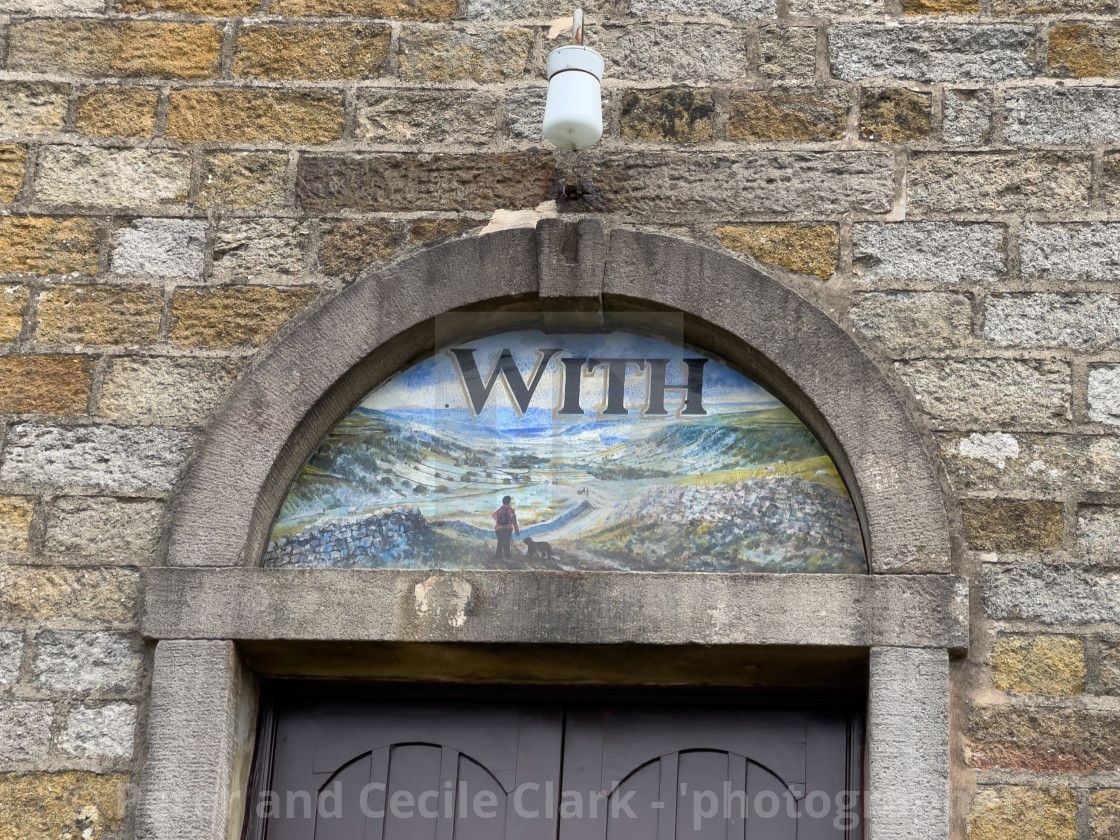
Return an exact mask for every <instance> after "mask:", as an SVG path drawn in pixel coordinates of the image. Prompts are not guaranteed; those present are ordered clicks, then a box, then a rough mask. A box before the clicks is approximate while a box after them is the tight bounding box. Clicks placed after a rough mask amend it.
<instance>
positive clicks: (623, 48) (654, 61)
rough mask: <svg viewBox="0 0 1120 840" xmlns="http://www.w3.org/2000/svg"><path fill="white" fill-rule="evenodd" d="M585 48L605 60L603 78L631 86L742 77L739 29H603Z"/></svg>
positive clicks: (743, 42)
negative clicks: (619, 80) (593, 50)
mask: <svg viewBox="0 0 1120 840" xmlns="http://www.w3.org/2000/svg"><path fill="white" fill-rule="evenodd" d="M587 44H588V46H590V47H594V48H595V49H596V50H598V51H599V52H600V53H602V55H603V58H605V59H606V62H607V69H606V77H608V78H611V79H629V80H631V81H661V82H712V81H727V80H731V79H740V78H742V77H743V76H745V75H746V73H747V38H746V32H745V31H744V30H742V29H730V28H728V27H725V26H713V25H705V24H679V23H665V24H660V25H658V26H651V25H644V24H638V25H636V26H622V27H619V26H608V27H603V28H602V29H601V30H592V31H590V32H588V37H587Z"/></svg>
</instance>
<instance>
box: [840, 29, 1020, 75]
mask: <svg viewBox="0 0 1120 840" xmlns="http://www.w3.org/2000/svg"><path fill="white" fill-rule="evenodd" d="M1037 37H1038V33H1037V31H1036V30H1035V28H1034V27H1031V26H1008V25H1000V24H985V25H967V26H966V25H960V24H947V25H941V26H936V27H934V26H930V25H928V24H903V25H902V26H898V25H895V24H878V23H843V24H839V23H838V24H834V25H833V26H832V28H831V29H830V30H829V35H828V52H829V57H830V59H831V61H832V74H833V75H834V76H835V77H836V78H838V79H843V80H844V81H847V82H854V81H859V80H860V79H873V78H879V77H882V76H890V77H894V78H896V79H909V80H912V81H919V82H963V81H984V82H994V81H1000V80H1003V79H1012V78H1016V77H1020V76H1026V77H1030V76H1034V75H1035V64H1034V57H1033V54H1034V51H1035V43H1036V39H1037Z"/></svg>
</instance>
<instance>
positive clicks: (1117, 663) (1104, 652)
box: [1100, 640, 1120, 840]
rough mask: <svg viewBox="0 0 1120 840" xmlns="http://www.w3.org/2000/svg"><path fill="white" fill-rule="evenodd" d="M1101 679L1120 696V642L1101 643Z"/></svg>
mask: <svg viewBox="0 0 1120 840" xmlns="http://www.w3.org/2000/svg"><path fill="white" fill-rule="evenodd" d="M1100 678H1101V690H1102V691H1103V692H1104V693H1105V694H1113V695H1115V694H1120V642H1117V641H1115V640H1107V641H1102V642H1101V661H1100ZM1110 840H1111V838H1110Z"/></svg>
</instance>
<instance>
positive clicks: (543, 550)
mask: <svg viewBox="0 0 1120 840" xmlns="http://www.w3.org/2000/svg"><path fill="white" fill-rule="evenodd" d="M525 545H526V546H527V547H528V549H529V552H528V554H527V556H528V557H545V558H548V559H549V560H551V559H552V546H550V545H549V544H548V543H546V542H539V541H537V540H531V539H529V538H528V537H526V538H525Z"/></svg>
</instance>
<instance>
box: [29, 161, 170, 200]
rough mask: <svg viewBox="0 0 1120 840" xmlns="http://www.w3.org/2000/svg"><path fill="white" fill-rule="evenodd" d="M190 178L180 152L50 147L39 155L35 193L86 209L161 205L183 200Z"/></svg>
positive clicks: (39, 196) (39, 198)
mask: <svg viewBox="0 0 1120 840" xmlns="http://www.w3.org/2000/svg"><path fill="white" fill-rule="evenodd" d="M190 182H191V157H190V155H189V154H186V153H184V152H173V151H170V150H166V149H107V148H103V147H98V146H48V147H46V148H44V149H42V150H41V151H40V153H39V163H38V166H37V168H36V175H35V197H36V198H37V199H38V200H39V201H41V202H46V203H49V204H79V205H84V206H90V207H136V206H160V205H167V204H177V203H179V202H182V201H186V199H187V192H188V191H189V190H190Z"/></svg>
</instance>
